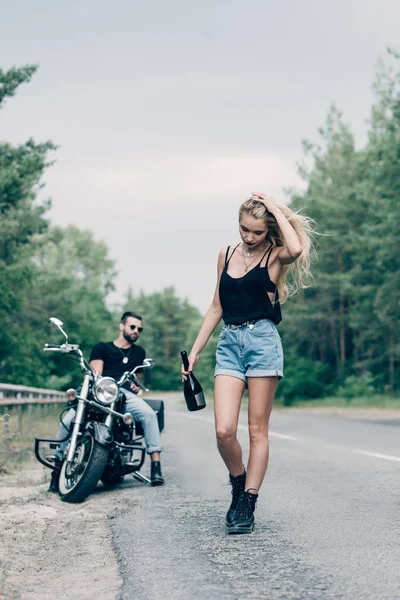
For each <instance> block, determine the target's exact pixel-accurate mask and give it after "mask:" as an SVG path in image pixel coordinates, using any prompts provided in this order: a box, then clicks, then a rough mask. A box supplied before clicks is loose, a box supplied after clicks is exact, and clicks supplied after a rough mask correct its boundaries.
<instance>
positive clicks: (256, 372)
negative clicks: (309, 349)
mask: <svg viewBox="0 0 400 600" xmlns="http://www.w3.org/2000/svg"><path fill="white" fill-rule="evenodd" d="M217 375H230V376H231V377H236V378H237V379H241V380H242V381H244V382H246V381H247V378H248V377H278V378H279V379H281V378H282V377H283V350H282V342H281V338H280V335H279V333H278V330H277V328H276V325H275V323H273V322H272V321H271V320H270V319H259V320H258V321H256V322H255V323H251V324H246V325H242V326H240V327H232V326H230V325H224V326H223V328H222V330H221V334H220V336H219V340H218V346H217V352H216V366H215V373H214V377H216V376H217Z"/></svg>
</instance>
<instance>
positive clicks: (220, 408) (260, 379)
mask: <svg viewBox="0 0 400 600" xmlns="http://www.w3.org/2000/svg"><path fill="white" fill-rule="evenodd" d="M310 233H311V225H310V220H309V219H307V217H305V216H302V215H300V214H298V213H295V212H293V211H292V210H291V209H289V208H288V207H287V206H286V205H284V204H277V203H276V202H274V201H273V200H272V199H271V198H269V197H268V196H266V195H265V194H262V193H254V194H253V195H252V197H251V198H250V199H249V200H246V201H245V202H243V203H242V204H241V206H240V209H239V234H240V237H241V242H240V243H239V244H237V245H236V246H234V247H231V246H228V248H224V249H222V250H221V251H220V253H219V257H218V280H217V286H216V290H215V294H214V299H213V301H212V304H211V306H210V308H209V309H208V312H207V314H206V316H205V318H204V320H203V323H202V325H201V328H200V331H199V334H198V336H197V339H196V341H195V343H194V345H193V348H192V350H191V352H190V355H189V370H188V371H185V370H184V369H183V367H182V377H183V378H184V379H185V377H186V376H187V374H188V372H189V371H192V370H193V369H195V367H196V365H197V363H198V361H199V357H200V353H201V351H202V350H203V348H204V347H205V345H206V343H207V342H208V340H209V338H210V336H211V334H212V333H213V331H214V329H215V328H216V327H217V325H218V323H219V322H220V320H221V318H222V319H223V321H224V326H223V328H222V331H221V334H220V337H219V341H218V347H217V353H216V367H215V379H214V397H215V403H214V412H215V427H216V434H217V444H218V450H219V452H220V454H221V457H222V459H223V461H224V462H225V464H226V466H227V468H228V471H229V479H230V482H231V484H232V502H231V505H230V507H229V510H228V513H227V515H226V525H227V528H228V532H229V533H250V532H251V531H253V528H254V509H255V505H256V502H257V498H258V491H259V489H260V487H261V484H262V482H263V479H264V475H265V472H266V469H267V465H268V455H269V446H268V425H269V418H270V414H271V408H272V403H273V400H274V395H275V391H276V387H277V384H278V381H279V379H280V378H282V377H283V351H282V344H281V339H280V336H279V333H278V331H277V328H276V325H277V324H278V323H279V322H280V321H281V318H282V317H281V310H280V304H279V298H280V297H281V299H282V300H283V301H285V300H286V298H287V297H288V296H289V295H292V293H295V291H297V290H298V288H299V287H305V284H304V281H305V279H306V277H307V276H308V275H309V267H310V248H311V242H310ZM289 270H290V271H291V285H290V286H289V284H288V281H287V275H288V272H289ZM246 386H247V388H248V426H249V436H250V454H249V460H248V464H247V469H245V468H244V466H243V459H242V449H241V446H240V444H239V442H238V440H237V437H236V433H237V427H238V419H239V411H240V405H241V401H242V396H243V392H244V390H245V387H246Z"/></svg>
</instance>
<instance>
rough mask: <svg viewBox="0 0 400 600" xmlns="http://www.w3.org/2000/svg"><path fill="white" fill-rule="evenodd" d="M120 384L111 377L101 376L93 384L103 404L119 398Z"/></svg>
mask: <svg viewBox="0 0 400 600" xmlns="http://www.w3.org/2000/svg"><path fill="white" fill-rule="evenodd" d="M118 392H119V389H118V385H117V383H116V382H115V381H114V379H111V377H101V378H100V379H98V380H97V381H96V382H95V384H94V386H93V393H94V395H95V397H96V399H97V400H98V401H99V402H101V404H111V403H112V402H114V400H117V398H118Z"/></svg>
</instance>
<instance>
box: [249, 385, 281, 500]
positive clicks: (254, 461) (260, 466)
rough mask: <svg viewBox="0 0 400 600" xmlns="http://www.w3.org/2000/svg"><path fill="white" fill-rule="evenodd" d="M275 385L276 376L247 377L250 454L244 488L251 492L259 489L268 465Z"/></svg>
mask: <svg viewBox="0 0 400 600" xmlns="http://www.w3.org/2000/svg"><path fill="white" fill-rule="evenodd" d="M277 385H278V378H277V377H249V378H248V388H249V410H248V418H249V434H250V455H249V462H248V466H247V478H246V490H249V489H250V490H251V492H252V493H257V492H258V490H259V489H260V487H261V484H262V482H263V479H264V475H265V472H266V470H267V466H268V458H269V444H268V427H269V418H270V415H271V409H272V403H273V401H274V396H275V391H276V387H277Z"/></svg>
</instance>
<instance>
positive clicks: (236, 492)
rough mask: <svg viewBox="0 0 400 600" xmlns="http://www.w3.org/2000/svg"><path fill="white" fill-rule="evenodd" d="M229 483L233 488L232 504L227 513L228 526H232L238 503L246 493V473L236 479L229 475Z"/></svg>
mask: <svg viewBox="0 0 400 600" xmlns="http://www.w3.org/2000/svg"><path fill="white" fill-rule="evenodd" d="M229 481H230V483H231V486H232V502H231V505H230V507H229V510H228V512H227V513H226V524H227V525H230V524H231V523H232V521H233V519H234V518H235V511H236V507H237V503H238V502H239V496H240V494H241V493H242V492H244V487H245V484H246V471H244V473H242V474H241V475H237V476H236V477H234V476H233V475H231V474H230V473H229Z"/></svg>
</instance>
